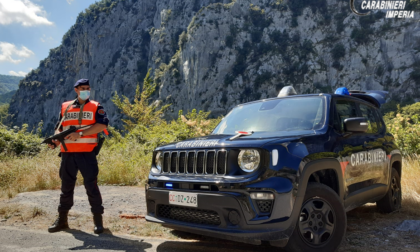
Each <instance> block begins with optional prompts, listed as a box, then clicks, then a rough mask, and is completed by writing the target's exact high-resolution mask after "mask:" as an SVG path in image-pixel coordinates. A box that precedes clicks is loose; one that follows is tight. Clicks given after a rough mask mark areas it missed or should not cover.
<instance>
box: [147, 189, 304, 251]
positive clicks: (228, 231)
mask: <svg viewBox="0 0 420 252" xmlns="http://www.w3.org/2000/svg"><path fill="white" fill-rule="evenodd" d="M170 190H172V189H162V188H150V189H148V190H147V191H146V201H147V216H146V220H147V221H151V222H156V223H161V224H163V225H164V226H166V227H170V228H173V229H177V230H181V231H186V232H192V233H197V234H202V235H206V236H212V237H216V238H221V239H228V240H233V241H238V242H245V243H250V244H256V245H258V244H261V241H270V243H271V244H272V245H273V246H279V247H283V246H285V245H286V244H287V241H288V239H289V237H290V236H291V234H292V233H293V230H294V227H295V224H296V220H297V215H296V214H294V213H293V212H292V209H293V205H294V202H295V198H294V197H293V196H292V192H289V193H274V194H275V199H274V201H273V205H272V208H271V211H270V212H269V213H264V214H262V213H261V212H260V211H259V209H258V207H257V206H256V204H255V200H252V199H251V198H250V197H249V191H248V190H243V191H232V192H221V191H195V190H194V191H192V190H181V189H176V191H184V192H188V193H197V194H198V195H197V200H198V207H197V208H195V207H179V206H175V205H169V191H170ZM163 208H164V209H165V210H164V211H165V212H164V213H165V214H163V212H162V209H163ZM171 211H175V212H177V213H180V212H181V213H182V212H183V211H185V215H186V217H185V218H181V219H182V220H180V219H179V218H172V216H174V215H171ZM216 215H217V217H216V218H217V219H218V221H216V223H215V222H214V219H215V218H214V217H215V216H216ZM209 216H210V217H209ZM194 218H203V219H206V218H211V221H210V222H206V221H205V220H203V221H202V222H201V221H192V222H191V221H189V220H193V219H194Z"/></svg>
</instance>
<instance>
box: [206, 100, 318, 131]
mask: <svg viewBox="0 0 420 252" xmlns="http://www.w3.org/2000/svg"><path fill="white" fill-rule="evenodd" d="M324 123H325V98H324V97H296V98H284V99H276V100H270V101H262V102H257V103H251V104H248V105H242V106H238V107H236V108H234V109H233V110H232V111H231V112H230V113H229V114H228V115H227V116H226V117H225V118H223V120H222V121H221V122H220V123H219V125H218V126H217V127H216V128H215V129H214V131H213V133H212V134H235V131H248V132H250V131H253V132H255V133H258V132H293V131H306V130H317V129H321V128H322V127H323V126H324Z"/></svg>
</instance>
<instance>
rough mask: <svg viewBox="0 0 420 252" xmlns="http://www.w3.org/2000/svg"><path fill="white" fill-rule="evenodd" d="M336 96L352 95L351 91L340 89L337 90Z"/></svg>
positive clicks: (344, 88)
mask: <svg viewBox="0 0 420 252" xmlns="http://www.w3.org/2000/svg"><path fill="white" fill-rule="evenodd" d="M334 94H338V95H350V92H349V90H348V89H347V88H346V87H340V88H337V90H335V93H334Z"/></svg>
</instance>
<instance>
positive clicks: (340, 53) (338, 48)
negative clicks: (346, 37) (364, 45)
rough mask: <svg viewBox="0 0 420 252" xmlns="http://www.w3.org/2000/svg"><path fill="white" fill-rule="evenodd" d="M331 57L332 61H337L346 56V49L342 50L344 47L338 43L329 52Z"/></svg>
mask: <svg viewBox="0 0 420 252" xmlns="http://www.w3.org/2000/svg"><path fill="white" fill-rule="evenodd" d="M331 55H332V57H333V59H334V60H336V61H337V60H339V59H340V58H342V57H344V56H346V48H344V45H343V44H342V43H338V44H336V45H335V46H334V47H333V49H332V50H331Z"/></svg>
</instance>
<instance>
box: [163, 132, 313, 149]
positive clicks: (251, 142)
mask: <svg viewBox="0 0 420 252" xmlns="http://www.w3.org/2000/svg"><path fill="white" fill-rule="evenodd" d="M316 134H317V132H316V131H313V130H311V131H308V130H306V131H293V132H284V133H283V132H276V135H275V136H273V133H272V132H269V133H264V132H261V133H254V134H252V135H250V136H241V137H239V138H236V139H234V140H229V139H230V138H231V137H233V136H234V135H209V136H204V137H197V138H192V139H188V140H185V141H181V142H176V143H170V144H167V145H163V146H159V147H158V148H156V150H157V151H164V150H185V149H209V148H214V149H220V148H241V147H247V148H259V147H262V146H263V145H265V144H267V143H269V142H272V141H276V140H277V141H278V140H281V141H282V142H283V141H292V140H295V139H298V138H301V137H304V136H312V135H316Z"/></svg>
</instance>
